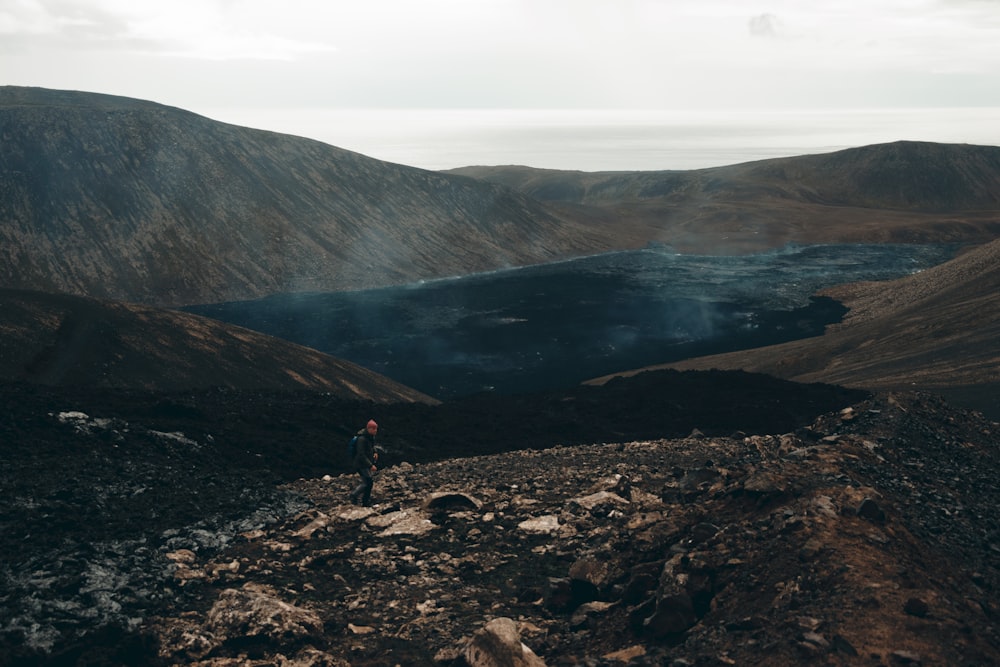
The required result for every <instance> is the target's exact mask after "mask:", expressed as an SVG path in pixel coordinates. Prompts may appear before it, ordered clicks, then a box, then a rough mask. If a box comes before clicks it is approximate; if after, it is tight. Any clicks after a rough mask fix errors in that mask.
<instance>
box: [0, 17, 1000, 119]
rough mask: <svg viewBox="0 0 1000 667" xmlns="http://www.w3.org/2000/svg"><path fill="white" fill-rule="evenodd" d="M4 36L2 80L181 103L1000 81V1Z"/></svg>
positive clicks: (28, 20) (606, 102) (561, 100)
mask: <svg viewBox="0 0 1000 667" xmlns="http://www.w3.org/2000/svg"><path fill="white" fill-rule="evenodd" d="M0 36H2V39H0V59H3V60H0V72H2V73H3V78H4V79H6V81H2V82H0V83H15V84H20V85H42V86H46V85H47V86H51V87H56V84H58V85H59V86H65V85H66V82H67V81H68V80H69V81H78V82H79V83H77V84H75V85H74V86H72V87H80V86H81V85H83V84H86V85H87V86H88V87H90V88H95V87H96V89H98V90H99V91H100V92H109V91H110V92H115V93H117V94H134V95H135V96H142V97H146V98H147V99H156V100H157V101H164V102H167V103H171V104H176V105H181V106H188V107H190V106H192V105H193V104H196V103H197V100H199V99H200V100H202V103H207V104H218V103H219V101H220V98H222V97H223V96H224V97H226V98H228V99H231V100H233V102H234V103H241V102H240V100H250V99H252V100H255V102H254V103H255V104H256V103H259V100H262V99H266V98H268V97H272V98H278V99H280V100H281V101H282V103H283V104H286V105H295V104H312V105H323V104H327V105H339V106H343V105H351V106H396V107H408V106H422V107H431V106H477V107H489V106H514V107H536V108H538V107H558V106H599V107H600V106H604V107H608V106H617V107H647V108H649V107H661V108H674V107H685V108H693V107H699V106H701V107H704V106H709V107H711V106H717V105H725V106H732V105H745V106H757V107H761V106H768V105H775V104H791V103H799V104H802V103H806V102H809V101H810V100H815V101H814V102H813V103H814V104H820V105H828V106H829V105H847V106H870V105H881V104H893V103H895V104H932V103H935V97H936V95H937V93H936V92H935V91H936V87H938V86H940V85H942V84H943V83H945V82H946V83H947V86H945V87H946V88H947V89H948V90H949V93H948V94H949V95H950V96H956V95H957V96H960V97H961V98H962V102H961V103H989V101H990V100H993V101H994V103H995V102H996V101H997V100H998V95H1000V92H997V90H996V89H997V86H996V85H995V83H996V80H998V79H1000V49H998V48H997V47H996V45H997V44H1000V2H997V1H996V0H865V1H864V2H860V1H858V0H823V1H820V0H768V2H767V3H765V4H764V5H748V4H747V3H746V2H745V0H420V1H417V0H351V1H346V0H283V1H282V2H280V3H276V2H273V0H269V1H265V0H161V1H160V2H152V1H145V0H144V1H137V0H0ZM265 65H266V66H265ZM241 68H242V69H241ZM74 77H75V78H74ZM102 81H103V82H104V83H103V84H102V83H101V82H102ZM977 100H978V102H976V101H977Z"/></svg>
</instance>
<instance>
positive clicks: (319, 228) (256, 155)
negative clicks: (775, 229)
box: [0, 87, 612, 306]
mask: <svg viewBox="0 0 1000 667" xmlns="http://www.w3.org/2000/svg"><path fill="white" fill-rule="evenodd" d="M0 135H2V136H3V138H4V151H3V153H2V155H0V171H2V172H3V173H5V174H6V175H7V178H6V179H5V184H4V189H3V192H2V193H0V222H2V224H0V242H2V247H3V248H4V249H5V255H4V259H5V261H4V262H3V264H2V265H0V269H2V273H0V286H4V287H12V288H18V289H35V290H41V291H65V292H72V293H76V294H83V295H88V296H94V297H101V298H108V299H115V300H124V301H135V302H142V303H149V304H152V305H167V306H170V305H174V306H176V305H181V304H192V303H207V302H214V301H225V300H236V299H240V298H254V297H259V296H264V295H267V294H273V293H278V292H293V291H317V290H327V291H336V290H341V289H356V288H362V287H375V286H381V285H386V284H397V283H404V282H409V281H413V280H417V279H420V278H429V277H440V276H446V275H456V274H462V273H469V272H474V271H477V270H483V269H492V268H497V267H498V266H507V265H517V264H523V263H538V262H544V261H548V260H551V259H558V258H560V257H564V256H568V255H575V254H582V253H586V252H590V251H592V250H593V249H594V248H595V247H598V248H600V247H611V245H612V243H611V242H610V237H609V235H608V234H607V233H606V232H602V231H601V230H594V229H590V228H587V227H586V226H581V225H579V224H577V223H574V222H572V221H566V220H561V219H558V218H556V217H555V216H553V215H552V214H551V213H550V212H549V211H547V210H546V209H545V208H544V207H543V206H542V205H541V204H539V203H538V202H535V201H534V200H532V199H530V198H527V197H525V196H524V195H521V194H519V193H516V192H514V191H513V190H510V189H507V188H503V187H499V186H496V185H492V184H487V183H483V182H481V181H476V180H473V179H468V178H465V177H458V176H448V175H443V174H439V173H437V172H430V171H424V170H420V169H416V168H412V167H406V166H403V165H396V164H391V163H386V162H381V161H379V160H375V159H373V158H369V157H366V156H363V155H360V154H358V153H353V152H351V151H347V150H344V149H340V148H336V147H333V146H329V145H326V144H323V143H321V142H318V141H314V140H310V139H303V138H299V137H291V136H288V135H281V134H277V133H273V132H266V131H262V130H251V129H248V128H242V127H238V126H235V125H229V124H225V123H220V122H217V121H213V120H210V119H208V118H205V117H203V116H199V115H197V114H194V113H191V112H187V111H183V110H180V109H176V108H173V107H166V106H163V105H158V104H155V103H152V102H142V101H139V100H132V99H129V98H117V97H113V96H107V95H101V96H97V97H94V96H93V94H91V93H75V92H69V91H48V90H44V89H23V88H14V87H3V88H0Z"/></svg>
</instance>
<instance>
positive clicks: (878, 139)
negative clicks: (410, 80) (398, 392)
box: [198, 107, 1000, 171]
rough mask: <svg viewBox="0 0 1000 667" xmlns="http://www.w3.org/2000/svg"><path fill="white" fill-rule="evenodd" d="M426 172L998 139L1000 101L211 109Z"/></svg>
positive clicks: (698, 162) (675, 165)
mask: <svg viewBox="0 0 1000 667" xmlns="http://www.w3.org/2000/svg"><path fill="white" fill-rule="evenodd" d="M198 111H199V113H202V114H204V115H206V116H208V117H210V118H213V119H215V120H220V121H224V122H228V123H234V124H236V125H243V126H246V127H254V128H258V129H265V130H271V131H275V132H281V133H285V134H293V135H297V136H302V137H308V138H311V139H316V140H318V141H322V142H324V143H328V144H331V145H334V146H337V147H339V148H345V149H347V150H352V151H356V152H358V153H362V154H364V155H367V156H370V157H374V158H378V159H380V160H385V161H388V162H396V163H399V164H405V165H409V166H412V167H420V168H423V169H432V170H440V169H451V168H454V167H464V166H470V165H503V164H519V165H527V166H530V167H539V168H546V169H567V170H580V171H619V170H623V171H632V170H636V171H647V170H664V169H677V170H687V169H701V168H704V167H719V166H724V165H729V164H737V163H740V162H749V161H752V160H761V159H766V158H776V157H789V156H794V155H806V154H814V153H827V152H832V151H836V150H841V149H844V148H854V147H857V146H866V145H869V144H877V143H886V142H892V141H898V140H913V141H933V142H940V143H966V144H980V145H989V146H1000V108H992V107H980V108H934V109H837V110H816V109H805V110H780V111H766V110H755V111H739V110H724V111H719V110H713V111H650V110H641V111H629V110H610V109H608V110H581V109H568V110H567V109H563V110H558V109H321V108H317V109H277V108H275V109H236V108H229V109H203V110H198Z"/></svg>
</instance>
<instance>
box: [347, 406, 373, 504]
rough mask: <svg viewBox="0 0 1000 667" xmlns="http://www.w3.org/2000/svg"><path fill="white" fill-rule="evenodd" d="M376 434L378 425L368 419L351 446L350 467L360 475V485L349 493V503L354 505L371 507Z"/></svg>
mask: <svg viewBox="0 0 1000 667" xmlns="http://www.w3.org/2000/svg"><path fill="white" fill-rule="evenodd" d="M377 433H378V424H376V423H375V420H374V419H369V420H368V424H367V425H365V427H364V428H363V429H361V430H360V431H358V433H357V435H356V436H355V442H354V446H353V449H352V451H353V454H354V457H353V460H352V461H351V466H352V467H353V468H354V470H355V471H356V472H357V473H358V474H359V475H361V483H360V484H358V486H357V487H356V488H355V489H354V491H351V502H352V503H354V504H355V505H357V504H361V505H364V506H365V507H371V504H372V487H373V486H374V485H375V479H374V478H373V477H372V475H373V474H374V473H375V471H376V470H378V468H377V467H376V466H375V463H376V461H378V452H376V451H375V435H376V434H377Z"/></svg>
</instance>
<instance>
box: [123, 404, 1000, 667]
mask: <svg viewBox="0 0 1000 667" xmlns="http://www.w3.org/2000/svg"><path fill="white" fill-rule="evenodd" d="M998 444H1000V425H998V424H996V423H993V422H989V421H986V420H983V419H982V418H981V417H980V416H978V415H977V414H976V413H969V412H958V411H955V410H953V409H951V408H948V407H947V406H946V405H944V404H943V403H941V402H940V401H938V400H937V399H934V398H931V397H927V396H916V395H886V396H880V397H876V398H873V399H871V400H867V401H864V402H861V403H858V404H856V405H853V406H851V407H848V408H845V409H844V410H843V411H840V412H838V413H833V414H829V415H826V416H824V417H821V418H819V419H818V420H817V421H816V422H815V423H814V424H813V425H812V426H810V427H807V428H802V429H799V430H797V431H796V432H794V433H785V434H771V435H757V434H734V435H733V436H732V437H706V436H703V435H701V434H700V433H693V434H692V435H691V436H690V437H687V438H683V439H675V440H652V441H641V442H632V443H628V444H608V445H601V444H598V445H590V446H577V447H557V448H552V449H546V450H529V451H520V452H512V453H505V454H498V455H490V456H482V457H476V458H466V459H454V460H448V461H441V462H434V463H426V464H420V465H411V464H407V463H403V464H399V465H395V466H393V467H390V468H388V469H386V470H384V471H382V472H381V473H380V474H379V475H378V478H377V481H376V494H375V497H376V503H377V505H376V506H375V507H371V508H363V507H354V506H352V505H349V504H347V503H346V498H347V494H348V491H349V489H350V487H351V486H352V485H353V483H354V478H353V477H351V476H347V475H342V476H333V477H329V476H328V477H326V478H323V479H302V480H299V481H298V482H295V483H293V484H291V485H289V486H288V490H289V491H291V492H293V494H294V496H296V497H298V498H300V499H302V501H303V504H302V505H301V506H300V509H299V510H297V511H295V512H294V514H293V515H289V516H286V517H284V518H282V519H281V520H279V521H278V522H276V523H271V524H264V525H261V526H259V527H256V528H253V529H251V530H247V531H245V532H243V533H242V534H240V535H239V536H238V537H236V538H235V539H233V540H231V541H229V543H228V544H226V545H225V546H224V547H222V548H217V549H216V548H203V549H199V548H178V549H175V550H173V551H170V552H169V553H166V554H165V555H166V558H167V559H168V560H169V562H170V563H171V564H170V565H169V568H168V570H169V575H170V577H171V578H172V580H173V584H172V587H173V588H175V589H176V591H177V597H176V600H177V604H175V605H168V606H167V607H165V608H164V609H162V610H161V611H160V613H158V614H157V615H156V616H155V617H153V618H150V619H147V620H146V621H145V622H144V623H143V630H144V632H145V636H146V641H147V644H145V647H146V648H147V649H149V650H150V651H152V650H155V652H156V655H157V656H158V658H157V659H158V660H160V661H162V663H163V664H195V665H204V666H206V667H207V666H209V665H211V666H213V667H222V666H230V665H232V666H234V667H235V666H236V665H240V666H242V667H250V666H253V667H263V666H265V665H283V666H291V665H295V666H301V667H305V666H313V665H314V666H320V665H324V666H326V665H338V666H339V665H395V664H398V665H421V664H426V665H472V666H475V667H479V666H486V665H491V666H492V665H543V664H545V665H678V666H680V665H765V664H766V665H776V664H821V665H852V664H864V665H987V664H998V663H1000V632H998V626H997V621H998V617H1000V604H998V603H997V591H998V586H1000V569H998V562H1000V560H998V555H1000V553H998V552H1000V531H998V521H997V518H996V507H997V504H998V501H1000V488H998V483H997V477H996V472H997V470H998V469H1000V468H998V462H1000V460H998V459H1000V449H998ZM137 650H138V649H137ZM148 657H149V658H150V660H152V656H148Z"/></svg>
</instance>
